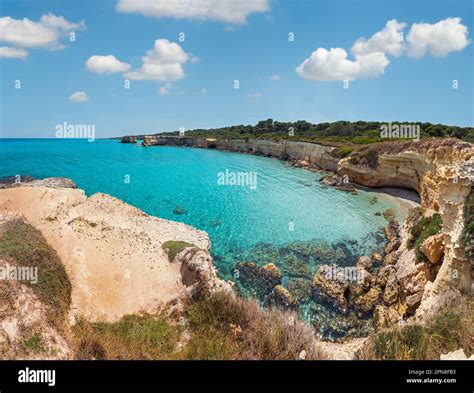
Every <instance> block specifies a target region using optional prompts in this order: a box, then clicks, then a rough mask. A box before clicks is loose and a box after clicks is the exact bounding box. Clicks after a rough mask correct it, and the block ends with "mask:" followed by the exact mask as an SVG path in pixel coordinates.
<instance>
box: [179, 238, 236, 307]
mask: <svg viewBox="0 0 474 393" xmlns="http://www.w3.org/2000/svg"><path fill="white" fill-rule="evenodd" d="M176 258H177V261H178V262H181V275H182V281H183V283H184V284H185V285H186V287H187V290H188V292H189V294H190V296H192V297H197V298H207V297H210V296H211V295H212V294H213V293H215V292H231V291H232V287H231V285H230V284H229V283H228V282H226V281H224V280H221V279H220V278H219V277H218V276H217V271H216V268H215V266H214V264H213V261H212V257H211V256H210V255H209V252H208V251H206V250H199V249H194V248H192V247H189V248H187V249H185V250H184V251H182V252H181V253H179V254H178V255H177V256H176Z"/></svg>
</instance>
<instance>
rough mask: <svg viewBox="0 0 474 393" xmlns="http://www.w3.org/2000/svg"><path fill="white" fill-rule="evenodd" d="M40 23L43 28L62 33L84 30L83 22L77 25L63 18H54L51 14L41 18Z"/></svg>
mask: <svg viewBox="0 0 474 393" xmlns="http://www.w3.org/2000/svg"><path fill="white" fill-rule="evenodd" d="M41 23H42V24H43V25H44V26H48V27H50V28H53V29H58V30H63V31H74V30H83V29H85V28H86V25H85V23H84V21H83V20H81V21H80V22H79V23H73V22H69V21H68V20H66V19H65V18H64V17H63V16H56V15H53V14H52V13H51V12H50V13H49V14H48V15H43V16H41Z"/></svg>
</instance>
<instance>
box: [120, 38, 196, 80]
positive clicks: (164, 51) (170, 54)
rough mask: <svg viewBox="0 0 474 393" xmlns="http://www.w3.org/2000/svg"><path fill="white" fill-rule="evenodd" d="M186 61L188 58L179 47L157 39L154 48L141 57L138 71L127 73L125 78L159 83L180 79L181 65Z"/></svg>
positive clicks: (182, 76)
mask: <svg viewBox="0 0 474 393" xmlns="http://www.w3.org/2000/svg"><path fill="white" fill-rule="evenodd" d="M188 60H189V56H188V54H187V53H186V52H184V50H183V49H182V48H181V46H179V45H178V44H176V43H175V42H170V41H168V40H166V39H158V40H156V41H155V46H154V48H153V49H150V50H149V51H148V52H147V54H146V56H144V57H142V61H143V64H142V66H141V67H140V68H139V69H138V70H133V71H129V72H127V73H126V74H125V77H126V78H130V79H133V80H155V81H161V82H168V81H174V80H177V79H182V78H184V71H183V67H182V65H183V64H184V63H186V62H187V61H188Z"/></svg>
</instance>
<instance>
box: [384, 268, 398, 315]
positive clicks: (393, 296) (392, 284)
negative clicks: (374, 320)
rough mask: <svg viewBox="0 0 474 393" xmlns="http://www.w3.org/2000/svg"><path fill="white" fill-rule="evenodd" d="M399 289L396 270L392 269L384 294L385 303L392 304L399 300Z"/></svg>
mask: <svg viewBox="0 0 474 393" xmlns="http://www.w3.org/2000/svg"><path fill="white" fill-rule="evenodd" d="M399 289H400V288H399V285H398V282H397V275H396V274H395V272H394V271H392V272H391V274H390V275H389V277H388V279H387V283H386V285H385V290H384V292H383V296H382V300H383V302H384V304H385V305H387V306H391V305H392V304H394V303H395V302H396V301H397V300H398V294H399Z"/></svg>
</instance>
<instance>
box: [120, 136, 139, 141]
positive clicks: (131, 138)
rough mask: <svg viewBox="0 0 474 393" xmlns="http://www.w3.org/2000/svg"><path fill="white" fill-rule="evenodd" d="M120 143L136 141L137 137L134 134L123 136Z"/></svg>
mask: <svg viewBox="0 0 474 393" xmlns="http://www.w3.org/2000/svg"><path fill="white" fill-rule="evenodd" d="M120 143H137V138H136V137H134V136H128V135H126V136H123V137H122V139H120Z"/></svg>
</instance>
